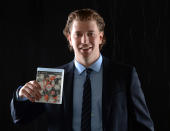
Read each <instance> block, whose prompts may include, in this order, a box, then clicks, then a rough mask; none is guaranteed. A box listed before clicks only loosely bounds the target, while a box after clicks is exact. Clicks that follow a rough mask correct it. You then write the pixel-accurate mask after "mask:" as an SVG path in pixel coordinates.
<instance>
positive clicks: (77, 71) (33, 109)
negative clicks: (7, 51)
mask: <svg viewBox="0 0 170 131" xmlns="http://www.w3.org/2000/svg"><path fill="white" fill-rule="evenodd" d="M104 27H105V23H104V20H103V18H102V17H101V16H100V15H99V14H98V13H97V12H96V11H94V10H91V9H81V10H76V11H74V12H72V13H70V15H69V16H68V20H67V24H66V26H65V29H64V35H65V36H66V38H67V40H68V42H69V47H70V50H73V51H74V54H75V59H74V60H73V61H72V62H70V63H68V64H66V65H63V66H61V67H58V68H63V69H64V70H65V74H64V75H65V76H64V87H63V102H62V104H61V105H53V104H37V103H34V101H35V99H36V100H38V99H39V98H40V97H41V95H40V93H39V90H40V89H41V88H40V85H39V84H38V83H37V82H36V81H30V82H28V83H26V84H25V85H24V86H21V87H19V88H18V90H17V93H16V94H17V95H16V96H14V97H13V99H12V101H11V114H12V117H13V120H14V123H23V122H28V121H30V120H32V119H34V118H35V117H36V116H37V115H40V114H41V113H43V112H46V113H47V119H48V128H49V131H54V130H55V131H71V130H74V131H133V130H134V131H136V130H138V131H153V130H154V127H153V122H152V120H151V118H150V115H149V112H148V109H147V106H146V103H145V98H144V95H143V92H142V90H141V87H140V82H139V79H138V76H137V73H136V71H135V68H134V67H131V66H127V65H120V64H115V63H113V62H111V61H109V60H108V59H107V58H105V57H104V56H102V55H101V53H100V50H101V48H102V46H103V45H104V44H105V37H104ZM89 69H90V70H91V71H90V73H89V74H88V71H87V70H89ZM86 76H88V77H86ZM84 83H85V84H84ZM86 89H87V90H86ZM25 98H26V99H25Z"/></svg>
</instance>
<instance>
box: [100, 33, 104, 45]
mask: <svg viewBox="0 0 170 131" xmlns="http://www.w3.org/2000/svg"><path fill="white" fill-rule="evenodd" d="M103 37H104V32H103V31H102V32H100V41H101V44H102V41H103Z"/></svg>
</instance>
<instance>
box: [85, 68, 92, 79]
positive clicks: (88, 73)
mask: <svg viewBox="0 0 170 131" xmlns="http://www.w3.org/2000/svg"><path fill="white" fill-rule="evenodd" d="M91 72H92V69H90V68H86V73H87V78H89V76H90V73H91Z"/></svg>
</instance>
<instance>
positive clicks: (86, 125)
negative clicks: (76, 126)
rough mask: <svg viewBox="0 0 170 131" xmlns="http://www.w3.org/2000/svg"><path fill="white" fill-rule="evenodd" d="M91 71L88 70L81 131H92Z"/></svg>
mask: <svg viewBox="0 0 170 131" xmlns="http://www.w3.org/2000/svg"><path fill="white" fill-rule="evenodd" d="M91 71H92V70H91V69H86V74H87V75H86V81H85V83H84V89H83V104H82V114H81V131H91V82H90V73H91Z"/></svg>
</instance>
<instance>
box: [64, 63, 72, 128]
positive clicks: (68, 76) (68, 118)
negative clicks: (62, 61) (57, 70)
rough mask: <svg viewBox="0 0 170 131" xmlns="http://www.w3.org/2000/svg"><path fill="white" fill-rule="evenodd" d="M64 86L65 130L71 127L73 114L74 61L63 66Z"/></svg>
mask: <svg viewBox="0 0 170 131" xmlns="http://www.w3.org/2000/svg"><path fill="white" fill-rule="evenodd" d="M64 69H65V73H64V88H63V92H64V93H63V104H64V119H65V122H66V123H65V124H66V126H65V128H66V131H67V130H69V131H70V129H72V116H73V78H74V62H73V61H72V62H70V63H69V64H68V65H67V66H66V67H65V68H64Z"/></svg>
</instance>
